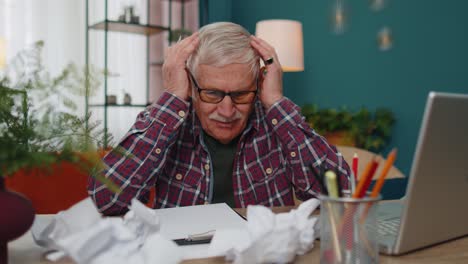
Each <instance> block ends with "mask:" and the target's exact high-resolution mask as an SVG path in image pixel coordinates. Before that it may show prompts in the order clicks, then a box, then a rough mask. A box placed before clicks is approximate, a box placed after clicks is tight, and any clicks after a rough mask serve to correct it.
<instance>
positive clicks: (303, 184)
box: [88, 22, 350, 215]
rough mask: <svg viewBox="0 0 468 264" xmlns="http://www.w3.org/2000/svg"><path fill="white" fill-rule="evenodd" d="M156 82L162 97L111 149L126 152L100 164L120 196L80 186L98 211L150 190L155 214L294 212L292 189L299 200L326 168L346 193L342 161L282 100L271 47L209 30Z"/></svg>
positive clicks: (118, 208)
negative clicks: (213, 206)
mask: <svg viewBox="0 0 468 264" xmlns="http://www.w3.org/2000/svg"><path fill="white" fill-rule="evenodd" d="M260 59H262V60H263V61H264V62H265V64H266V67H265V68H260ZM163 82H164V86H165V88H166V91H165V92H164V93H163V94H162V96H161V97H160V98H159V100H158V101H157V102H156V103H154V104H152V105H151V106H149V107H148V108H147V109H146V110H145V111H143V112H141V113H140V114H139V115H138V117H137V120H136V122H135V124H134V125H133V126H132V128H131V129H130V131H129V133H127V135H126V136H125V137H124V138H123V139H122V140H121V142H120V144H119V146H121V147H123V148H124V149H126V151H127V153H128V154H131V155H124V156H120V157H118V156H116V155H113V154H112V153H110V154H109V155H107V156H106V157H105V158H104V163H105V169H104V170H103V172H102V173H103V175H104V176H105V177H106V178H108V179H110V180H111V181H113V182H115V183H116V184H117V185H119V186H120V188H121V190H122V192H121V193H120V194H114V193H112V192H110V191H108V190H107V189H106V188H103V186H102V184H101V183H99V182H97V181H95V180H94V179H93V178H91V179H90V181H89V186H88V192H89V194H90V196H91V197H92V198H93V200H94V202H95V203H96V205H97V207H98V208H99V210H100V211H101V212H102V213H103V214H106V215H120V214H124V213H125V212H126V211H127V210H128V209H127V206H128V205H129V204H130V201H131V199H132V198H134V197H136V198H138V199H140V200H142V201H145V200H146V199H147V197H148V193H149V191H150V189H152V188H155V191H156V197H155V200H154V203H153V207H154V208H163V207H174V206H186V205H195V204H205V203H215V202H227V203H228V204H229V205H231V206H233V207H246V206H247V205H249V204H262V205H265V206H284V205H293V203H294V199H293V192H295V194H296V196H297V197H298V198H299V199H301V200H304V199H308V198H311V197H313V196H314V195H315V194H316V193H319V192H320V191H321V186H320V184H319V181H318V180H317V177H318V175H319V174H320V173H321V172H322V171H324V170H326V169H333V170H335V171H336V172H337V173H338V175H339V179H340V181H341V183H342V186H345V187H346V186H347V181H348V177H349V175H350V173H349V167H348V165H347V164H346V162H345V161H344V159H343V158H342V157H341V155H338V154H337V151H336V148H335V147H333V146H330V145H329V144H328V143H327V142H326V141H325V139H324V138H323V137H321V136H320V135H318V134H316V133H315V132H314V131H313V130H312V129H310V128H309V126H308V125H307V123H306V122H305V121H304V118H303V117H302V116H301V114H300V110H299V107H298V106H297V105H295V104H294V103H293V102H292V101H290V100H289V99H287V98H286V97H284V96H283V92H282V71H281V65H280V64H279V61H278V58H277V55H276V53H275V50H274V48H273V47H271V46H270V45H269V44H268V43H266V42H265V41H263V40H261V39H259V38H256V37H254V36H251V35H250V34H249V33H248V32H247V31H246V30H245V29H244V28H242V27H241V26H239V25H236V24H233V23H227V22H220V23H214V24H210V25H207V26H204V27H203V28H201V29H200V31H199V32H197V33H194V34H192V35H191V36H190V37H187V38H186V39H184V40H182V41H180V42H178V43H177V44H175V45H173V46H172V47H170V48H169V50H168V52H167V56H166V58H165V62H164V66H163Z"/></svg>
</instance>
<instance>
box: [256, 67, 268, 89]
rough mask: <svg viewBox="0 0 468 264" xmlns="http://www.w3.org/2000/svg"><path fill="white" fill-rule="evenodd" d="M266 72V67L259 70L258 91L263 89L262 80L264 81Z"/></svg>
mask: <svg viewBox="0 0 468 264" xmlns="http://www.w3.org/2000/svg"><path fill="white" fill-rule="evenodd" d="M266 71H267V69H266V67H265V66H263V67H261V68H260V70H259V72H258V88H259V89H261V88H262V87H263V80H264V79H265V75H266Z"/></svg>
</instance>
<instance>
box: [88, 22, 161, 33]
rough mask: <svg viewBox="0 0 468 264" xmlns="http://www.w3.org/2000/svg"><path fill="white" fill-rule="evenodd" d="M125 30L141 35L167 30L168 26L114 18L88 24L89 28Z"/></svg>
mask: <svg viewBox="0 0 468 264" xmlns="http://www.w3.org/2000/svg"><path fill="white" fill-rule="evenodd" d="M106 25H107V31H116V32H125V33H133V34H141V35H146V36H150V35H154V34H158V33H161V32H164V31H167V30H169V28H168V27H163V26H156V25H145V24H131V23H125V22H120V21H114V20H104V21H101V22H98V23H96V24H93V25H91V26H89V28H91V29H98V30H106Z"/></svg>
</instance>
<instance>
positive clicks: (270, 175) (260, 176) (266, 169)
mask: <svg viewBox="0 0 468 264" xmlns="http://www.w3.org/2000/svg"><path fill="white" fill-rule="evenodd" d="M280 166H281V159H280V155H279V153H278V152H276V151H273V152H270V153H269V154H268V155H265V156H263V157H261V158H257V159H256V160H255V161H252V162H251V163H250V164H249V166H248V167H249V169H248V172H249V174H250V176H251V178H252V180H253V182H254V183H257V184H259V183H266V182H269V181H271V180H273V179H274V178H275V177H276V176H277V175H278V171H279V170H280Z"/></svg>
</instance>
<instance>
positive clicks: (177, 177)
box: [175, 173, 182, 181]
mask: <svg viewBox="0 0 468 264" xmlns="http://www.w3.org/2000/svg"><path fill="white" fill-rule="evenodd" d="M175 178H176V179H177V180H178V181H180V180H182V174H180V173H177V174H176V176H175Z"/></svg>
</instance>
